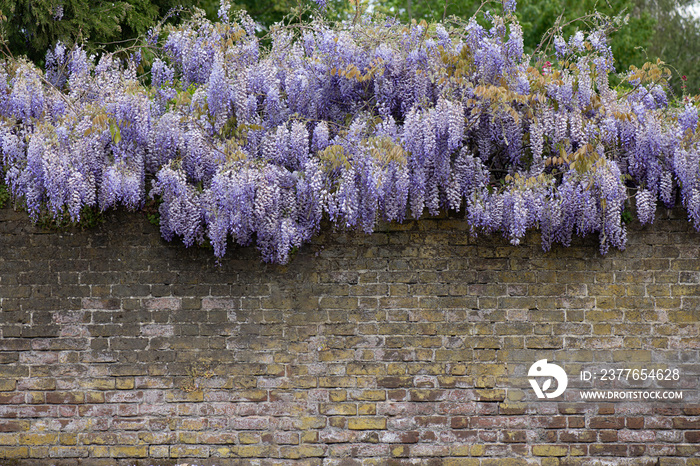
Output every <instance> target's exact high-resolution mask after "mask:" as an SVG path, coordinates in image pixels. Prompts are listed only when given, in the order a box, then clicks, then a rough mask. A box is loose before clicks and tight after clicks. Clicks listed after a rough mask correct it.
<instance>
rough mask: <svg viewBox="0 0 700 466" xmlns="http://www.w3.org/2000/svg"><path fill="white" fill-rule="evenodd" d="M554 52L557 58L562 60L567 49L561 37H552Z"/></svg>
mask: <svg viewBox="0 0 700 466" xmlns="http://www.w3.org/2000/svg"><path fill="white" fill-rule="evenodd" d="M554 50H556V52H557V56H558V57H559V58H562V57H564V56H565V55H566V53H567V51H568V50H567V47H566V41H565V40H564V38H563V37H562V36H555V37H554Z"/></svg>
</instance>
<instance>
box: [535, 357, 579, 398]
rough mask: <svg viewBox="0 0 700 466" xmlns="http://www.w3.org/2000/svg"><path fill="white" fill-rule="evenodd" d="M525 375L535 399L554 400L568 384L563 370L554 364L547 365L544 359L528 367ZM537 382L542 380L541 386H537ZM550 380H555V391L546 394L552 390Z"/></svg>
mask: <svg viewBox="0 0 700 466" xmlns="http://www.w3.org/2000/svg"><path fill="white" fill-rule="evenodd" d="M527 375H528V377H530V385H532V389H533V390H534V391H535V394H536V395H537V398H556V397H558V396H559V395H561V394H562V393H564V390H566V386H567V384H568V383H569V378H568V377H567V376H566V372H564V369H562V368H561V367H559V366H557V365H556V364H551V363H548V362H547V360H546V359H540V360H539V361H537V362H535V363H534V364H533V365H532V366H530V370H529V371H528V373H527ZM543 379H544V380H543ZM538 380H542V385H540V384H539V382H538ZM552 380H556V385H555V387H556V389H555V390H554V391H552V392H548V390H550V389H552Z"/></svg>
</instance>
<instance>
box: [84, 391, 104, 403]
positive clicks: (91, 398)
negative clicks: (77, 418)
mask: <svg viewBox="0 0 700 466" xmlns="http://www.w3.org/2000/svg"><path fill="white" fill-rule="evenodd" d="M85 395H86V396H85V402H86V403H89V404H95V403H104V402H105V394H104V393H102V392H87V393H86V394H85Z"/></svg>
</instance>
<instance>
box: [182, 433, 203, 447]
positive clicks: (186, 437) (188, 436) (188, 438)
mask: <svg viewBox="0 0 700 466" xmlns="http://www.w3.org/2000/svg"><path fill="white" fill-rule="evenodd" d="M177 438H178V440H179V441H180V443H187V444H190V445H192V444H195V443H198V442H197V434H196V433H195V432H180V433H179V434H178V436H177Z"/></svg>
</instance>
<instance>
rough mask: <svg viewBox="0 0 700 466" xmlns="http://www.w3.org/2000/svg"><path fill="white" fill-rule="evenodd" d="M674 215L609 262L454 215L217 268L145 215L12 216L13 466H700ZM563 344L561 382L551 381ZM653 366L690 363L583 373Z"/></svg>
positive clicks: (688, 283)
mask: <svg viewBox="0 0 700 466" xmlns="http://www.w3.org/2000/svg"><path fill="white" fill-rule="evenodd" d="M658 216H659V217H661V218H657V223H656V224H655V225H654V226H652V227H646V228H643V229H642V228H640V227H638V226H635V225H634V224H633V225H632V226H631V228H630V231H629V244H628V248H627V250H626V251H624V252H620V251H611V252H610V254H608V255H607V256H606V257H601V256H600V255H599V253H598V246H597V238H588V239H583V240H581V239H578V240H574V243H575V244H574V245H573V246H572V247H570V248H562V247H555V248H554V249H553V251H552V252H548V253H545V252H543V251H542V250H541V248H540V245H539V242H538V240H537V238H536V235H534V234H533V235H532V237H529V238H528V240H527V241H526V242H525V244H523V245H521V246H519V247H512V246H510V245H508V244H507V242H506V241H505V240H503V239H502V238H498V237H496V238H493V237H491V238H473V237H472V238H470V237H469V235H468V234H467V232H466V230H465V227H464V223H463V222H462V221H461V220H458V219H448V218H444V219H432V220H424V221H421V222H414V223H408V224H406V225H403V226H392V227H386V228H385V229H383V231H380V232H377V233H375V234H373V235H371V236H364V235H355V234H344V233H327V234H325V235H324V236H322V237H320V238H318V239H317V240H316V241H315V242H314V244H312V245H309V246H307V247H305V248H304V249H302V251H301V252H300V253H299V254H297V255H296V257H294V259H293V260H292V261H291V263H290V264H289V265H287V266H271V265H265V264H263V263H262V262H260V259H259V256H258V255H257V253H256V251H255V250H254V249H253V248H232V249H231V250H230V251H229V253H228V255H227V257H226V258H225V259H224V260H223V261H222V263H221V265H220V266H217V265H216V264H215V260H214V258H213V254H212V253H211V251H209V250H206V249H204V248H191V249H186V248H184V246H182V245H181V244H179V243H174V244H168V243H165V242H164V241H163V240H161V238H160V236H159V234H158V232H157V228H156V227H154V226H152V225H150V224H149V223H148V222H147V221H146V220H145V219H144V218H143V217H142V216H140V215H139V214H129V213H118V214H110V215H109V217H110V218H109V219H108V221H107V223H106V224H104V225H102V226H100V227H99V228H98V229H97V230H92V231H78V230H76V231H72V232H69V233H46V232H43V231H41V230H38V229H36V228H35V227H33V226H32V225H31V224H30V223H29V222H28V221H27V220H26V216H25V215H24V214H22V213H17V212H13V211H12V210H10V209H4V210H2V211H0V251H1V252H0V308H1V312H0V364H1V365H0V464H2V465H7V464H15V463H17V464H32V465H33V464H39V465H48V464H66V465H69V464H70V465H72V464H96V465H103V464H104V465H112V464H161V465H166V464H177V463H188V464H208V465H211V464H216V465H228V464H287V463H289V464H311V465H315V464H319V465H320V464H324V465H325V464H328V465H332V464H339V465H340V464H342V465H355V464H357V465H378V464H431V465H433V464H434V465H441V464H445V465H452V464H455V465H484V466H486V465H518V464H538V465H540V464H541V465H584V464H585V465H587V464H634V465H637V464H649V465H651V464H661V465H675V464H683V465H691V464H692V465H697V464H700V445H699V444H698V442H700V398H699V393H698V389H699V388H700V362H699V357H698V356H699V354H698V353H699V351H700V336H699V335H700V324H699V322H700V310H699V309H700V297H699V296H700V284H699V283H700V259H699V258H698V253H699V251H700V234H698V233H695V232H694V230H693V229H692V227H690V226H689V225H688V222H687V221H686V220H685V218H683V214H682V213H680V212H675V213H669V212H665V211H663V212H662V211H659V212H658ZM544 358H546V359H548V360H549V361H550V362H551V361H554V362H556V363H558V364H559V365H560V366H562V367H563V368H564V369H565V370H566V372H567V373H568V375H569V387H568V389H567V390H566V392H565V393H564V394H563V395H562V396H561V397H559V398H556V399H546V400H539V399H538V398H537V397H536V396H535V392H534V390H533V389H532V388H531V387H530V384H529V381H528V376H527V372H528V369H529V367H530V365H531V364H533V363H534V362H535V361H536V360H539V359H544ZM635 368H636V369H668V373H670V372H671V371H672V370H674V369H677V370H678V374H679V380H677V381H674V380H669V381H656V380H646V381H644V382H641V381H637V382H635V381H631V380H630V381H628V382H610V381H601V380H598V381H596V382H588V381H581V380H579V373H580V371H581V370H588V371H591V372H594V371H596V370H597V371H599V372H600V371H603V370H606V369H635ZM537 380H538V381H540V382H544V380H541V379H537ZM592 387H598V388H601V389H605V390H608V389H612V388H614V387H616V388H629V387H645V388H644V390H647V391H648V389H649V387H652V388H653V387H656V389H658V390H667V389H668V390H682V392H683V399H682V400H680V401H666V400H660V401H650V400H623V401H614V400H613V401H610V400H607V401H586V400H583V399H582V398H581V396H582V395H581V393H582V391H583V390H585V389H590V388H592ZM551 390H552V389H550V391H551Z"/></svg>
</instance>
